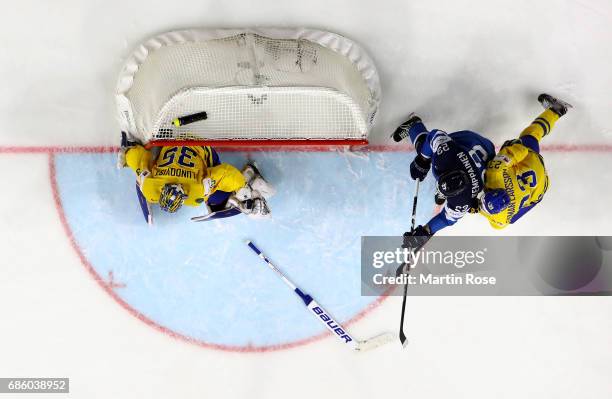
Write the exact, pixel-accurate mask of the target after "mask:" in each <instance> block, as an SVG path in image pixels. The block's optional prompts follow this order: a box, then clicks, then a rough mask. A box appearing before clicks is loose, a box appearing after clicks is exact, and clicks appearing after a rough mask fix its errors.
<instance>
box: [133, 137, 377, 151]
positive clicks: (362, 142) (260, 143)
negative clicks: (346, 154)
mask: <svg viewBox="0 0 612 399" xmlns="http://www.w3.org/2000/svg"><path fill="white" fill-rule="evenodd" d="M366 145H368V140H366V139H350V140H347V139H332V140H270V139H268V140H152V141H149V142H148V143H147V144H146V145H145V148H147V149H150V148H153V147H165V146H211V147H235V148H240V147H312V146H317V147H346V146H351V147H352V146H366Z"/></svg>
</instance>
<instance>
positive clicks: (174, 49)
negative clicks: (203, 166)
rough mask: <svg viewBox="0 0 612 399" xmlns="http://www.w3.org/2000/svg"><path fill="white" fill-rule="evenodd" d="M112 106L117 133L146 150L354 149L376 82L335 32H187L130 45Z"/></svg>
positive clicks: (353, 47)
mask: <svg viewBox="0 0 612 399" xmlns="http://www.w3.org/2000/svg"><path fill="white" fill-rule="evenodd" d="M116 98H117V106H118V113H119V122H120V125H121V129H122V130H123V131H125V132H128V133H129V134H130V135H131V136H132V137H134V138H136V139H138V140H139V141H141V142H142V143H143V144H146V145H147V147H152V146H160V145H177V144H178V145H219V146H255V147H258V146H262V145H279V146H287V145H319V146H326V145H330V146H334V145H363V144H367V138H368V133H369V131H370V129H371V127H372V125H373V123H374V119H375V116H376V112H377V110H378V105H379V103H380V83H379V78H378V73H377V71H376V67H375V66H374V63H373V62H372V60H371V59H370V57H368V55H367V54H366V53H365V52H364V51H363V50H362V49H361V48H360V47H359V46H358V45H357V44H355V43H354V42H353V41H351V40H349V39H347V38H345V37H342V36H339V35H336V34H334V33H330V32H324V31H319V30H310V29H214V30H211V29H192V30H182V31H176V32H169V33H164V34H161V35H158V36H156V37H154V38H151V39H149V40H148V41H146V42H145V43H143V44H141V45H139V46H138V48H137V49H136V50H135V51H134V52H133V54H132V55H131V56H129V58H128V60H127V62H126V63H125V65H124V67H123V69H122V71H121V74H120V76H119V80H118V85H117V96H116ZM203 113H205V115H206V118H205V119H204V118H201V117H200V118H192V119H195V121H191V123H183V124H179V123H173V121H175V120H176V119H177V118H184V119H189V117H190V116H193V115H194V114H199V115H204V114H203Z"/></svg>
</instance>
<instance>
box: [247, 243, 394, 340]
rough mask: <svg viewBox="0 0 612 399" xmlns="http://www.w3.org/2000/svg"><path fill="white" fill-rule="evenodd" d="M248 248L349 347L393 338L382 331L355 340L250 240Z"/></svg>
mask: <svg viewBox="0 0 612 399" xmlns="http://www.w3.org/2000/svg"><path fill="white" fill-rule="evenodd" d="M246 243H247V245H248V246H249V248H251V249H252V250H253V252H255V253H256V254H257V255H258V256H259V257H260V258H261V259H263V261H264V262H266V264H267V265H268V267H269V268H270V269H272V270H273V271H274V272H275V273H276V274H277V275H278V276H279V277H280V278H281V280H283V281H284V282H285V284H287V285H288V286H289V287H290V288H291V289H292V290H293V291H294V292H295V293H296V294H297V296H299V297H300V299H301V300H302V301H303V302H304V305H306V307H307V308H308V310H310V311H311V312H312V314H313V315H314V316H315V317H316V318H317V320H319V321H320V322H321V323H323V324H325V326H326V327H327V329H328V330H330V331H331V332H332V333H333V335H335V336H336V337H338V339H339V340H340V341H342V343H343V344H345V345H347V346H348V347H349V348H351V349H353V350H356V351H366V350H370V349H374V348H377V347H379V346H381V345H384V344H386V343H389V342H391V340H392V339H393V335H392V334H391V333H383V334H380V335H377V336H375V337H372V338H370V339H367V340H364V341H357V340H355V338H353V337H352V336H351V335H350V334H349V333H348V332H347V331H346V329H345V328H344V327H342V326H341V325H340V323H338V322H337V321H335V320H334V319H333V318H332V317H331V315H330V314H329V312H327V311H326V310H325V309H323V307H322V306H321V305H319V304H318V303H317V302H316V301H315V300H314V299H312V297H311V296H310V295H308V294H305V293H304V292H303V291H302V290H300V289H299V288H298V287H296V286H295V284H293V283H292V282H291V281H290V280H289V279H288V278H287V276H285V275H284V274H283V272H281V271H280V270H279V269H277V268H276V266H274V265H273V264H272V262H270V260H269V259H268V258H266V256H265V255H264V254H263V253H262V252H261V251H260V250H259V248H257V247H256V246H255V244H253V243H252V242H251V241H247V242H246Z"/></svg>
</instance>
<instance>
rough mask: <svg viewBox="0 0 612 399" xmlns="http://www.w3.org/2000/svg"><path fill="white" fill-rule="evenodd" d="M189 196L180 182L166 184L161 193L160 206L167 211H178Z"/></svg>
mask: <svg viewBox="0 0 612 399" xmlns="http://www.w3.org/2000/svg"><path fill="white" fill-rule="evenodd" d="M185 198H187V195H185V191H184V190H183V186H181V185H180V184H166V185H165V186H164V188H162V191H161V194H160V195H159V207H160V208H161V209H162V210H163V211H166V212H169V213H174V212H176V211H178V210H179V209H180V208H181V206H183V202H184V201H185Z"/></svg>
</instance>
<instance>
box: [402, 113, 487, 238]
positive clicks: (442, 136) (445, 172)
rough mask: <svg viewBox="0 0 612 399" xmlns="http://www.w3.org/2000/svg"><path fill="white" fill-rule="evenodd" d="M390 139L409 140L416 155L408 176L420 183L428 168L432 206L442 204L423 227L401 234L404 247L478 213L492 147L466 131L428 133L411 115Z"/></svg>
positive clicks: (482, 138) (435, 131)
mask: <svg viewBox="0 0 612 399" xmlns="http://www.w3.org/2000/svg"><path fill="white" fill-rule="evenodd" d="M393 138H394V140H395V141H401V140H403V139H405V138H410V140H411V141H412V143H413V144H414V147H415V150H416V153H417V155H416V157H415V158H414V160H413V161H412V163H411V164H410V176H411V177H412V178H413V179H414V180H420V181H423V180H424V179H425V177H426V176H427V174H428V173H429V171H430V169H431V171H432V174H433V176H434V177H435V179H436V182H437V192H436V203H437V204H439V205H442V204H444V208H443V209H442V211H441V212H440V213H439V214H437V215H436V216H434V217H433V218H432V219H431V220H430V221H429V222H427V224H425V225H422V226H418V227H417V228H416V229H415V230H414V231H412V232H407V233H405V234H404V243H405V245H406V246H409V247H411V248H418V247H421V246H422V245H423V244H424V243H425V242H426V240H427V239H429V237H431V236H432V235H434V234H435V233H436V232H438V231H440V230H441V229H443V228H445V227H448V226H452V225H453V224H455V223H456V222H457V220H459V219H461V218H462V217H463V216H464V215H465V214H466V213H468V212H470V211H472V212H476V211H477V210H478V195H479V194H480V193H481V191H482V190H483V189H484V173H485V170H486V168H487V162H488V161H489V160H490V159H492V158H493V157H495V146H494V145H493V143H492V142H491V141H490V140H488V139H486V138H484V137H482V136H481V135H479V134H478V133H475V132H472V131H469V130H462V131H459V132H454V133H446V132H444V131H442V130H438V129H434V130H431V131H429V130H427V128H426V127H425V125H424V124H423V121H422V120H421V118H419V117H418V116H416V115H414V114H411V115H410V117H409V119H408V120H407V121H406V122H404V123H402V124H401V125H400V126H399V127H398V128H397V129H396V130H395V132H394V133H393ZM423 237H424V238H425V239H423Z"/></svg>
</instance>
